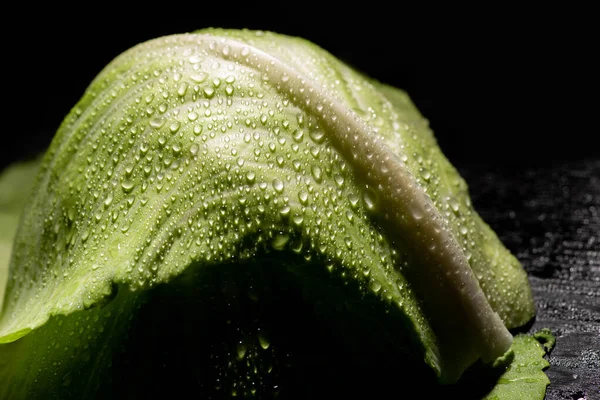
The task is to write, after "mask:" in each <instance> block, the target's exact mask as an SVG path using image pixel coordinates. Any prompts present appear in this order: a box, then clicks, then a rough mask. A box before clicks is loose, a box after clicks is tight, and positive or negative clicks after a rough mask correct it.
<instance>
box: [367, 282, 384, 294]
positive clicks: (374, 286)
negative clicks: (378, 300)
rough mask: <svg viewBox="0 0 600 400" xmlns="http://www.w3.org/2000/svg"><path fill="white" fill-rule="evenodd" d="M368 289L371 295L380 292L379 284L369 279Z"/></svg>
mask: <svg viewBox="0 0 600 400" xmlns="http://www.w3.org/2000/svg"><path fill="white" fill-rule="evenodd" d="M369 288H370V289H371V290H372V291H373V293H378V292H379V291H380V290H381V283H380V282H379V281H378V280H375V279H371V281H370V282H369Z"/></svg>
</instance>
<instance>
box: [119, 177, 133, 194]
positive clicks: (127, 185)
mask: <svg viewBox="0 0 600 400" xmlns="http://www.w3.org/2000/svg"><path fill="white" fill-rule="evenodd" d="M134 187H135V183H134V182H133V181H131V180H129V179H125V180H124V181H123V182H121V188H122V189H123V191H124V192H125V193H129V192H131V191H132V190H133V188H134Z"/></svg>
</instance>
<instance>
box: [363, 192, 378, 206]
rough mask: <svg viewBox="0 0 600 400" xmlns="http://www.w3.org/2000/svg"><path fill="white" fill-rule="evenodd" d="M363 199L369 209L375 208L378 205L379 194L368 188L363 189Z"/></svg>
mask: <svg viewBox="0 0 600 400" xmlns="http://www.w3.org/2000/svg"><path fill="white" fill-rule="evenodd" d="M363 201H364V203H365V206H366V207H367V209H368V210H374V209H375V207H376V205H377V196H376V194H375V192H374V191H373V190H372V189H370V188H367V189H365V190H364V191H363Z"/></svg>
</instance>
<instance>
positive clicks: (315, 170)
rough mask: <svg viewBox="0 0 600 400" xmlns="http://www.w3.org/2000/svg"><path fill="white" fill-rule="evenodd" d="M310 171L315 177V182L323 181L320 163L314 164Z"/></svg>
mask: <svg viewBox="0 0 600 400" xmlns="http://www.w3.org/2000/svg"><path fill="white" fill-rule="evenodd" d="M310 172H311V174H312V176H313V178H314V179H315V182H317V183H321V182H322V181H323V171H322V170H321V167H319V166H318V165H313V166H312V167H311V168H310Z"/></svg>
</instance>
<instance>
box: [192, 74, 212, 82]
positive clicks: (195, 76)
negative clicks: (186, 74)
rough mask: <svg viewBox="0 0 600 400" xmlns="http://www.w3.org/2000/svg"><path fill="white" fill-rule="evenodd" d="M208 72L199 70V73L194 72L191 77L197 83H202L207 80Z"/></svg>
mask: <svg viewBox="0 0 600 400" xmlns="http://www.w3.org/2000/svg"><path fill="white" fill-rule="evenodd" d="M207 77H208V74H207V73H206V72H198V73H197V74H193V75H191V76H190V79H191V80H193V81H194V82H196V83H202V82H204V81H205V80H206V78H207Z"/></svg>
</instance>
